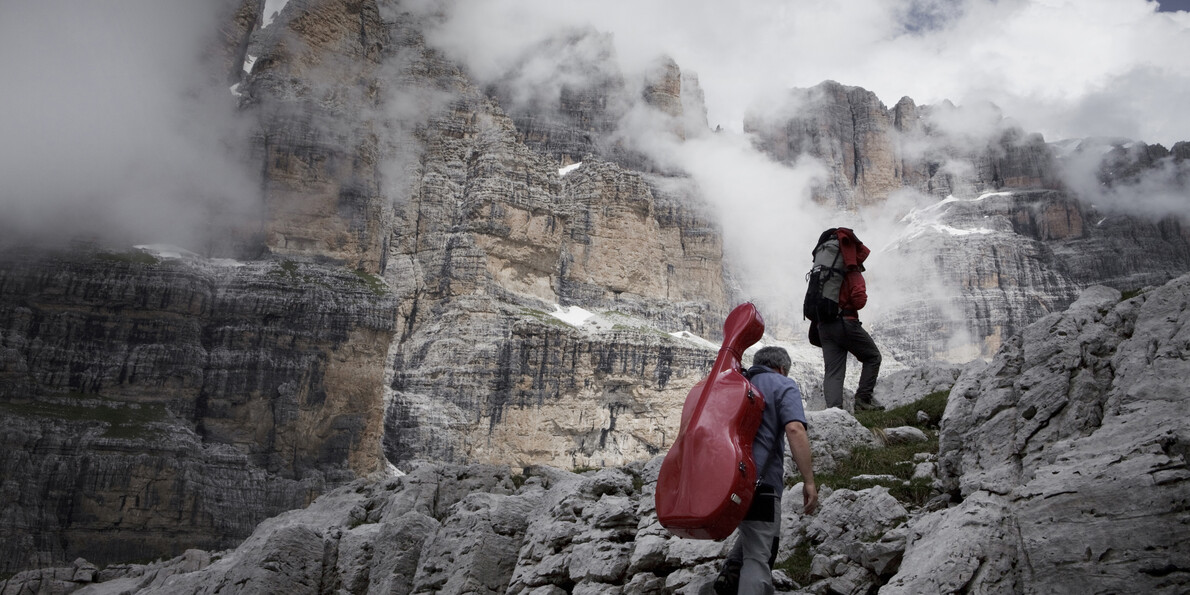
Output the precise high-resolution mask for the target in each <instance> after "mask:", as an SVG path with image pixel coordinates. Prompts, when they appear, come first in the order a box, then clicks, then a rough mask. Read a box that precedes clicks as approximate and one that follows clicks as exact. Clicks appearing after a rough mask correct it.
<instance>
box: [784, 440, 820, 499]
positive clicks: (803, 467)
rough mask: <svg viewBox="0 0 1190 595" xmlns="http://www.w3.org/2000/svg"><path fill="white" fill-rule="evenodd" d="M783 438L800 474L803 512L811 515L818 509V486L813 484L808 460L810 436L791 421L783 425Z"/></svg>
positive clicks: (812, 468) (811, 470) (812, 473)
mask: <svg viewBox="0 0 1190 595" xmlns="http://www.w3.org/2000/svg"><path fill="white" fill-rule="evenodd" d="M785 438H786V439H787V440H789V453H790V454H791V455H792V456H793V464H794V465H797V471H798V473H801V474H802V499H803V501H804V503H805V509H804V510H805V512H806V514H811V513H813V512H814V509H816V508H818V486H817V485H815V484H814V464H813V461H811V460H810V436H809V434H807V433H806V426H804V425H802V422H800V421H791V422H789V423H787V424H785Z"/></svg>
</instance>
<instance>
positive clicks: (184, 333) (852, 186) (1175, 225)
mask: <svg viewBox="0 0 1190 595" xmlns="http://www.w3.org/2000/svg"><path fill="white" fill-rule="evenodd" d="M263 4H264V3H263V2H261V1H260V0H243V1H241V2H228V4H227V11H226V12H227V15H228V17H227V20H226V22H225V25H224V27H222V28H221V30H220V32H219V33H220V37H219V40H220V41H219V43H218V44H216V47H213V48H212V51H211V55H212V56H213V58H214V62H215V63H216V64H215V66H214V67H213V68H214V70H215V71H217V72H216V74H217V76H215V78H217V79H219V84H223V78H224V75H225V74H226V73H231V74H230V76H231V78H232V81H230V82H234V83H236V86H235V87H234V88H233V91H232V92H233V93H234V94H235V96H237V97H238V98H239V99H238V101H239V102H240V110H241V113H242V114H243V115H245V116H246V117H248V118H250V119H252V121H253V126H252V132H251V134H252V141H253V142H252V152H251V154H250V155H249V156H248V158H249V159H250V160H251V162H252V163H256V164H258V165H259V171H260V179H259V182H260V188H261V197H260V199H261V201H260V202H261V206H262V211H263V213H262V217H261V219H260V220H251V221H242V222H239V223H240V225H238V226H237V227H236V229H235V230H234V232H235V234H234V235H235V238H234V240H232V241H229V242H227V243H226V244H221V245H224V246H234V247H238V253H237V256H239V257H240V258H241V259H242V262H241V263H240V265H242V266H233V265H232V264H229V263H220V262H218V261H213V260H207V259H203V258H185V259H183V258H169V259H159V258H153V259H149V260H145V259H144V257H143V255H139V254H136V253H125V251H124V248H123V247H121V249H119V250H117V251H116V252H115V253H113V254H109V255H108V256H102V255H98V254H93V253H87V254H83V255H72V256H60V255H53V254H48V255H47V254H45V253H35V252H33V251H25V250H18V251H15V252H6V253H5V254H4V255H3V258H2V264H0V354H2V356H0V407H3V408H4V411H5V416H4V419H3V420H2V421H0V423H3V424H5V433H4V434H3V438H2V439H0V440H3V441H4V444H3V447H4V454H2V455H0V457H3V458H2V459H0V460H2V462H3V469H4V476H3V490H4V491H5V494H6V501H11V502H16V503H18V504H17V505H16V506H13V507H10V508H9V509H8V510H6V511H5V512H4V513H3V515H4V516H3V517H0V519H2V522H0V525H2V526H0V530H3V531H5V532H6V533H7V532H11V533H12V534H14V535H28V537H22V538H21V539H19V540H11V541H6V542H5V550H4V552H3V557H4V558H3V564H2V567H0V571H12V570H19V569H23V568H28V567H33V566H47V565H51V564H61V563H66V562H68V561H69V560H72V559H74V558H75V557H77V556H80V555H82V556H85V557H86V558H88V559H90V560H92V561H93V562H98V563H106V562H108V561H113V560H118V559H127V558H136V557H151V556H156V555H172V554H177V553H180V552H181V551H182V549H184V548H185V547H191V546H193V547H201V548H209V549H215V548H220V547H226V546H228V545H230V544H232V543H235V542H236V541H237V540H239V539H241V538H243V537H244V536H246V535H248V534H249V532H250V531H251V530H252V528H253V527H254V526H255V524H256V523H257V522H258V521H259V520H260V519H262V518H265V517H267V516H269V515H272V514H275V513H277V512H278V511H281V510H285V509H289V508H293V507H297V506H301V505H304V504H306V503H308V502H309V501H310V499H312V498H314V497H316V496H317V495H319V494H321V493H323V492H324V491H326V490H327V489H330V488H332V487H334V486H337V485H340V484H342V483H344V482H347V481H350V480H352V479H355V478H357V477H360V476H362V475H366V474H368V473H371V472H374V471H376V470H377V469H380V468H383V467H385V466H386V465H387V464H388V463H394V464H397V465H400V466H401V467H406V468H412V466H414V465H417V464H419V463H418V462H419V461H421V460H425V459H431V460H435V461H439V462H479V463H485V462H486V463H501V464H512V465H515V466H517V467H520V466H523V465H535V464H549V465H553V466H555V467H562V468H576V467H587V466H603V465H613V466H618V465H624V464H628V463H631V462H633V461H636V462H639V461H644V460H648V459H650V458H652V457H654V456H655V455H657V454H658V453H660V452H663V451H664V449H665V448H666V446H667V445H668V440H669V439H670V438H671V437H672V436H673V435H674V433H675V431H676V426H677V415H676V410H677V408H679V407H680V406H681V400H682V398H683V397H684V395H685V394H686V391H687V390H688V389H689V387H690V386H691V385H692V384H693V383H694V382H695V381H697V380H698V379H699V378H700V377H701V375H702V374H703V373H704V372H705V370H706V368H707V365H708V362H709V361H710V359H711V358H713V356H714V353H715V350H714V345H713V344H712V345H711V346H708V345H707V344H706V342H705V341H702V342H700V341H699V338H702V339H710V340H711V341H712V342H713V341H714V340H716V338H717V337H718V335H719V325H720V324H722V320H723V317H724V315H725V314H726V312H727V311H728V308H729V307H730V306H731V305H732V304H734V303H735V302H736V301H738V299H739V298H738V296H736V295H735V294H734V292H735V291H736V289H734V287H736V285H735V284H733V282H732V276H733V274H735V273H733V270H734V269H733V264H732V263H731V262H725V256H724V248H723V239H722V230H721V229H720V227H719V223H718V221H717V219H716V216H715V214H714V211H712V210H711V209H710V208H708V206H707V204H706V201H705V200H704V198H703V196H702V195H701V192H700V190H699V188H698V187H697V186H696V185H695V184H694V183H693V182H692V180H691V179H690V178H688V177H685V176H684V175H683V174H682V173H681V172H675V171H670V170H669V169H667V167H672V164H670V165H668V166H663V165H662V164H658V163H655V162H654V160H653V159H652V158H650V156H649V155H647V154H646V153H645V152H644V151H643V150H642V149H641V147H639V146H636V145H634V144H633V143H632V139H631V138H630V137H629V136H626V135H624V134H623V130H622V126H623V124H624V123H625V120H623V118H626V117H628V116H630V115H633V114H639V113H641V112H642V111H643V112H644V113H647V114H648V115H649V116H650V118H649V119H650V121H651V122H660V123H661V128H660V129H659V132H658V134H664V135H666V136H667V138H668V137H672V138H673V139H678V140H680V139H681V138H684V137H689V136H693V135H695V134H701V133H705V132H706V111H705V107H704V106H703V105H702V96H701V90H700V89H699V88H698V84H697V79H696V77H694V76H692V75H691V74H690V73H687V72H683V71H682V70H681V68H680V66H679V65H678V64H675V63H674V62H673V61H672V60H668V59H664V58H662V59H659V60H658V61H657V62H656V65H655V66H656V67H655V68H653V69H652V70H651V71H649V72H647V73H645V74H644V75H639V76H638V75H629V74H625V73H623V72H621V71H620V70H619V68H618V66H615V60H614V59H613V58H614V56H613V55H612V54H611V53H610V52H612V51H614V50H613V49H612V48H611V47H610V42H609V40H608V39H607V38H606V36H603V35H601V34H599V33H598V32H593V31H580V32H576V33H573V34H571V35H569V36H566V37H564V38H561V39H559V40H554V41H550V42H548V44H547V45H548V48H549V50H550V51H552V52H557V53H566V52H573V53H574V56H575V58H576V59H575V60H570V61H561V63H564V64H568V65H569V66H571V67H573V68H575V69H576V71H575V72H563V73H554V72H550V73H549V75H548V76H546V79H549V80H555V79H556V80H558V81H565V82H566V83H567V84H564V85H562V86H560V87H559V88H557V89H554V90H556V91H557V95H556V96H555V95H548V96H544V97H531V98H530V100H528V101H526V100H524V98H522V97H520V96H519V95H518V93H524V92H525V91H526V89H530V90H531V89H536V87H533V86H532V85H528V84H527V83H528V82H540V81H537V80H536V79H531V78H529V79H527V78H526V77H527V76H528V74H526V73H533V72H537V71H536V70H534V68H532V66H533V65H532V64H530V63H528V62H526V63H524V64H522V65H521V68H520V69H516V68H514V69H513V70H512V71H511V72H509V73H507V75H506V76H504V77H503V78H500V79H499V80H496V81H495V82H493V83H491V84H490V85H488V84H486V83H485V86H484V88H480V86H479V85H477V84H476V83H475V82H474V81H472V80H471V78H470V77H469V75H468V73H467V72H466V71H465V69H464V66H463V65H461V64H458V63H456V62H453V61H452V60H451V59H448V57H447V56H446V55H445V54H443V53H442V52H440V51H438V50H437V49H435V48H433V47H430V46H428V45H427V43H426V41H425V38H424V36H423V33H422V32H423V30H424V29H425V28H426V27H428V26H429V23H431V22H432V21H433V19H434V18H437V16H436V15H434V14H432V13H426V12H425V11H413V10H410V7H409V6H405V5H403V4H402V3H401V2H397V1H395V0H290V1H289V2H288V3H286V4H285V7H284V9H283V10H282V11H281V13H280V14H279V15H278V16H277V18H276V19H274V20H272V21H271V24H269V25H268V26H267V27H263V28H262V26H263V25H264V23H266V22H269V21H268V20H267V19H264V18H263V14H262V11H263V10H264V6H263ZM532 58H533V56H531V55H530V56H526V58H525V59H526V60H532ZM580 58H581V59H580ZM576 73H578V74H582V76H580V77H578V78H574V77H573V76H571V75H575V74H576ZM591 73H594V77H592V76H588V75H590V74H591ZM555 75H557V76H555ZM563 75H564V76H563ZM795 95H797V96H798V98H799V99H798V102H799V105H803V106H807V107H808V108H810V109H807V110H806V111H804V112H802V114H801V115H800V116H798V117H789V118H785V119H781V118H777V117H775V116H772V115H767V116H764V117H763V118H761V119H757V120H755V121H752V122H751V123H750V127H751V128H752V129H753V131H754V132H755V133H756V136H757V137H758V139H760V144H761V146H762V148H764V149H765V150H766V151H768V152H769V153H770V154H773V155H775V156H777V157H778V158H780V159H782V160H786V161H788V160H790V159H793V158H795V157H796V156H797V155H798V154H799V153H800V152H802V151H808V152H809V154H810V155H812V156H813V157H815V158H817V159H820V160H822V161H823V162H824V163H825V164H827V165H828V170H829V171H831V172H832V174H831V176H830V178H829V180H830V181H829V183H828V184H827V185H826V186H825V187H824V188H823V189H821V194H820V196H819V198H820V200H821V201H823V202H826V203H830V204H834V205H838V206H842V207H845V208H853V207H867V206H869V205H875V204H878V203H881V202H882V201H885V200H886V199H887V198H888V197H889V196H890V195H891V194H895V193H896V192H898V191H904V190H905V189H914V190H916V191H918V192H921V193H924V194H926V195H928V196H930V197H933V199H932V200H936V199H941V198H943V197H945V196H948V195H954V196H956V197H958V198H959V199H960V200H955V201H947V202H943V203H939V204H938V205H935V206H932V207H925V208H919V209H918V210H917V211H914V212H913V213H912V215H911V216H910V217H909V219H907V220H906V222H905V223H904V224H903V230H904V233H903V234H902V236H901V237H900V238H899V240H898V242H896V244H895V246H896V247H897V248H896V249H897V250H900V251H901V252H902V253H903V254H904V255H908V256H910V257H913V258H920V259H921V262H922V263H923V264H922V266H921V267H901V268H899V269H896V270H886V271H883V272H882V271H872V272H871V275H872V277H871V278H872V280H873V282H874V283H884V284H885V285H884V287H886V288H892V287H897V288H901V287H904V288H906V291H907V292H909V293H910V295H911V297H912V298H913V299H912V300H909V301H906V302H903V303H906V304H908V305H907V306H906V307H905V308H904V309H903V310H896V311H885V312H883V313H880V316H879V318H877V319H876V320H875V321H874V324H873V325H872V330H873V332H874V334H876V335H877V336H878V338H879V339H880V340H881V342H882V344H884V345H887V346H888V348H889V355H890V356H892V355H897V356H900V357H907V358H908V359H914V358H921V359H925V358H929V357H949V358H951V359H959V360H963V361H966V360H967V359H969V358H970V357H973V356H975V355H978V354H980V353H983V354H991V353H993V352H994V351H995V350H996V349H997V348H998V347H999V346H1000V344H1001V343H1003V342H1004V341H1005V340H1006V338H1007V337H1010V336H1012V335H1013V334H1014V333H1015V332H1017V331H1018V330H1019V329H1021V328H1024V327H1025V326H1026V325H1027V324H1028V323H1030V322H1031V321H1032V320H1034V319H1035V318H1037V317H1039V316H1042V315H1045V314H1047V313H1049V312H1054V311H1059V310H1061V309H1062V308H1063V307H1064V306H1065V305H1066V304H1069V303H1070V302H1072V301H1073V300H1074V298H1075V296H1076V295H1077V293H1078V290H1079V289H1080V288H1082V287H1084V286H1086V285H1089V284H1093V283H1107V284H1110V285H1113V286H1115V287H1117V288H1119V289H1134V288H1136V287H1139V286H1141V285H1145V284H1152V283H1158V282H1161V281H1164V280H1165V279H1167V278H1169V277H1171V276H1174V275H1176V274H1178V273H1180V272H1182V271H1185V270H1187V269H1190V256H1188V253H1190V250H1188V249H1187V232H1186V229H1185V227H1184V223H1180V222H1179V221H1178V220H1164V221H1161V222H1160V223H1152V222H1149V221H1148V220H1145V219H1141V218H1137V217H1130V216H1123V215H1115V214H1111V216H1110V217H1107V218H1104V217H1105V216H1106V215H1109V214H1110V213H1107V212H1106V211H1104V212H1102V214H1101V211H1100V210H1098V209H1096V208H1092V207H1089V206H1087V205H1086V204H1085V203H1083V202H1079V201H1077V200H1076V199H1075V198H1074V197H1073V196H1071V195H1070V194H1067V193H1065V192H1064V191H1062V190H1053V189H1049V188H1051V187H1052V186H1054V180H1055V177H1054V172H1053V169H1052V168H1053V167H1054V158H1053V157H1052V156H1051V155H1050V153H1047V152H1046V148H1045V145H1044V144H1043V143H1041V142H1040V139H1037V138H1036V137H1033V136H1030V135H1027V134H1024V133H1022V132H1020V131H1016V130H1012V129H1000V128H996V127H995V126H993V129H994V130H995V131H996V134H994V135H992V136H991V137H988V138H992V140H987V138H984V137H980V138H979V139H977V140H978V142H974V141H972V140H971V139H969V138H966V137H964V136H962V135H961V134H957V133H955V132H954V131H953V130H952V129H951V128H949V127H948V126H947V125H946V123H947V122H948V119H947V118H950V117H952V116H954V114H953V111H954V109H955V108H952V107H951V106H945V105H944V106H941V107H918V106H915V105H914V104H913V103H912V101H909V100H902V101H901V102H899V103H898V104H897V106H895V107H894V108H893V109H892V110H887V109H885V108H884V107H883V106H882V105H880V104H879V101H878V100H876V99H875V97H874V96H873V95H872V94H870V93H868V92H866V91H864V90H862V89H858V88H852V87H842V86H840V85H837V84H833V83H826V84H824V85H822V86H821V87H820V88H818V89H816V90H811V91H808V92H797V93H795ZM993 119H994V118H993ZM994 123H996V124H997V125H998V123H999V120H995V122H994ZM1179 147H1180V148H1179ZM1179 147H1175V150H1174V151H1172V153H1170V154H1168V155H1164V154H1160V152H1153V151H1147V150H1146V151H1145V152H1144V153H1143V155H1144V156H1146V158H1148V159H1149V161H1148V162H1144V160H1143V159H1142V160H1140V161H1138V162H1137V163H1141V165H1142V166H1143V167H1141V166H1137V167H1140V169H1144V168H1145V167H1150V166H1151V167H1164V165H1163V164H1165V163H1167V160H1169V159H1182V160H1183V161H1184V159H1185V147H1184V146H1181V145H1179ZM1179 156H1180V157H1179ZM580 161H581V165H580V164H579V162H580ZM1113 163H1115V162H1114V161H1113ZM1127 163H1132V162H1127ZM1145 163H1148V164H1149V165H1145ZM1178 163H1181V161H1179V162H1178ZM575 165H577V166H578V167H577V168H575V169H571V168H567V169H562V168H563V166H575ZM1133 169H1135V168H1132V169H1129V170H1128V171H1133ZM1137 171H1139V170H1137ZM1129 175H1132V174H1129ZM1119 179H1121V180H1124V179H1125V178H1119ZM1129 179H1130V178H1129ZM997 189H998V190H1000V191H1011V192H1012V194H1003V195H994V196H987V197H984V198H982V199H980V198H979V197H981V196H983V194H981V193H985V191H989V190H997ZM985 227H986V228H987V229H989V230H992V231H991V232H990V233H983V230H984V229H985ZM953 230H960V231H962V232H963V233H961V234H955V233H953ZM960 238H962V239H960ZM225 249H229V248H225ZM221 250H222V249H221ZM208 256H210V254H208ZM1121 263H1127V264H1126V265H1124V264H1121ZM939 265H941V267H939ZM939 270H940V271H941V272H940V273H937V272H935V271H939ZM799 273H800V270H799ZM892 273H895V275H894V276H891V277H887V278H885V279H881V278H880V275H882V274H884V275H889V274H892ZM915 274H919V275H920V278H918V277H914V275H915ZM934 290H938V291H934ZM914 291H920V292H921V293H918V294H913V293H912V292H914ZM875 309H876V310H877V311H878V306H877V307H876V308H875ZM588 311H589V312H591V313H593V316H591V317H590V318H585V316H586V315H585V314H584V312H588ZM576 316H577V317H578V318H575V317H576ZM671 333H676V334H677V335H678V336H676V337H675V336H674V335H673V334H671ZM778 339H785V340H795V341H797V342H798V343H801V338H800V334H799V335H798V336H796V337H778ZM972 346H974V348H972ZM799 359H800V360H801V361H799V362H798V368H799V370H800V371H801V372H799V373H804V376H805V377H807V378H813V377H814V376H815V372H814V368H815V366H816V365H817V364H816V363H815V360H813V356H807V357H805V358H799ZM889 360H891V357H890V358H889ZM807 394H808V396H811V397H812V396H813V394H814V389H813V387H809V386H808V387H807ZM9 430H11V431H9ZM262 490H263V493H264V494H265V495H264V497H260V494H261V491H262ZM47 495H48V496H47ZM658 576H659V577H660V574H658Z"/></svg>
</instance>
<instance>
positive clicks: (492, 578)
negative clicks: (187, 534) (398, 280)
mask: <svg viewBox="0 0 1190 595" xmlns="http://www.w3.org/2000/svg"><path fill="white" fill-rule="evenodd" d="M661 460H662V457H656V458H654V459H653V460H651V461H649V462H648V463H637V464H633V465H630V466H627V467H622V468H606V469H602V470H599V471H588V472H585V473H582V474H576V473H571V472H568V471H563V470H560V469H555V468H550V467H533V468H530V469H526V470H525V471H526V474H525V475H523V476H513V475H511V474H510V473H509V472H508V468H507V467H502V466H484V465H466V466H459V465H442V464H423V465H419V466H416V467H413V468H412V469H411V471H410V473H409V474H408V475H404V476H401V477H373V478H370V479H361V480H357V481H356V482H353V483H351V484H349V485H347V486H344V487H341V488H339V489H336V490H334V491H332V492H330V493H328V494H326V495H324V496H322V497H320V498H319V499H318V500H316V501H315V502H313V503H312V504H311V505H310V506H309V507H307V508H306V509H304V510H300V511H291V512H288V513H285V514H282V515H280V516H277V517H274V518H272V519H269V520H267V521H265V522H263V523H261V525H260V526H259V527H258V528H257V529H256V531H255V532H254V533H253V534H252V536H251V537H249V538H248V539H247V540H245V541H244V542H243V543H242V544H241V545H240V546H239V547H237V548H236V549H235V550H234V551H228V552H218V553H207V552H203V551H198V550H192V551H189V552H186V553H185V554H183V555H182V556H179V557H177V558H175V559H173V560H169V561H165V562H157V563H153V564H146V565H113V566H112V567H109V568H108V569H105V570H102V571H97V570H96V569H94V567H93V565H90V563H89V562H87V561H86V560H78V561H76V562H75V563H74V564H73V565H72V566H71V567H69V568H61V569H51V570H46V571H29V572H26V573H21V574H19V575H17V576H15V577H13V578H12V579H10V580H8V581H7V582H6V583H0V592H3V593H5V594H7V593H9V592H21V591H20V590H21V589H30V588H32V589H36V588H37V586H38V585H41V584H43V583H48V582H50V581H54V584H55V585H56V586H57V587H58V588H59V589H60V592H63V593H69V592H77V593H80V594H89V595H102V594H114V593H137V594H140V595H148V594H157V593H170V594H181V593H216V592H218V593H257V592H287V593H295V594H300V593H333V592H351V593H406V594H413V593H625V594H627V593H699V592H702V590H703V589H706V588H709V584H710V581H711V580H712V579H713V578H714V575H715V573H717V572H718V568H719V565H720V564H721V563H722V559H723V556H724V554H725V553H726V551H727V548H728V547H729V546H730V542H724V541H719V542H716V541H701V540H688V539H681V538H677V537H674V536H672V535H670V534H669V533H668V532H667V531H666V530H665V529H664V528H663V527H661V525H660V524H658V522H657V516H656V512H655V510H654V506H653V490H654V488H655V485H656V480H657V472H658V469H659V468H660V465H661ZM518 485H519V487H518ZM797 489H798V488H794V491H793V492H791V493H790V495H788V496H787V498H786V504H787V505H786V507H785V509H784V511H783V513H782V514H783V516H784V517H785V518H786V519H787V521H786V525H787V526H791V527H794V528H795V530H796V534H797V535H798V538H797V539H798V542H797V543H800V542H801V541H802V540H804V539H808V540H810V541H812V542H814V543H816V544H818V546H817V547H818V548H819V549H821V551H823V552H828V551H829V552H830V553H831V554H830V555H832V556H835V557H838V558H839V559H838V560H837V565H836V566H837V568H838V569H839V571H840V573H841V576H840V577H839V578H832V582H839V581H842V580H847V579H846V578H843V577H846V576H850V575H852V574H854V573H855V572H856V571H855V570H851V563H850V562H848V560H850V558H849V557H848V554H846V553H845V552H847V551H850V550H851V549H855V548H857V547H858V548H859V550H862V551H863V552H865V554H864V556H865V557H863V558H862V559H863V560H865V561H866V562H865V563H868V564H869V565H870V566H871V567H872V568H876V569H877V571H875V572H884V571H886V570H888V569H895V558H894V557H890V556H889V555H887V554H888V552H887V551H886V550H887V548H888V547H893V548H895V547H896V543H899V542H897V541H896V539H892V538H890V539H881V540H879V541H877V542H876V543H872V544H865V545H860V544H863V543H864V542H868V541H870V540H872V539H873V538H875V537H878V536H879V535H880V534H881V533H883V532H884V531H885V530H887V529H889V528H891V527H895V526H897V525H900V524H903V522H904V519H905V516H906V511H905V508H904V507H903V506H902V505H901V504H900V503H898V502H897V501H896V500H895V499H894V498H892V497H891V496H889V493H888V491H887V490H885V489H884V488H879V487H877V488H872V489H868V490H863V491H860V492H855V491H851V490H837V491H834V492H831V491H830V490H826V491H825V492H824V493H823V505H822V510H823V512H822V513H821V514H819V515H817V516H815V517H803V516H802V515H801V514H800V513H799V512H798V511H797V510H795V508H796V507H795V506H793V505H790V504H789V503H791V502H797V501H800V497H797V496H796V495H795V494H798V493H800V492H797V491H796V490H797ZM902 541H903V539H902ZM889 544H892V545H891V546H890V545H889ZM794 545H796V543H795V544H794ZM901 549H902V550H903V546H902V547H901ZM859 550H857V551H859ZM898 551H900V550H898ZM854 568H856V569H860V570H862V569H863V568H864V567H863V566H858V565H856V566H854ZM80 569H84V570H85V569H92V570H91V571H90V572H81V571H80ZM864 572H868V571H864ZM873 576H878V575H877V574H873ZM778 577H779V579H781V580H779V581H778V584H779V585H782V586H783V590H785V589H789V588H792V587H793V586H794V584H793V583H792V582H790V581H788V579H787V577H784V575H778ZM871 582H872V581H868V584H871Z"/></svg>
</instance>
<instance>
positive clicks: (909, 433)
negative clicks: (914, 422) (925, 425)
mask: <svg viewBox="0 0 1190 595" xmlns="http://www.w3.org/2000/svg"><path fill="white" fill-rule="evenodd" d="M883 433H884V441H885V442H886V443H888V444H905V443H909V442H925V441H927V440H929V439H930V438H929V437H928V436H926V433H925V432H923V431H921V429H919V428H915V427H913V426H900V427H896V428H885V429H884V431H883Z"/></svg>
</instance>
